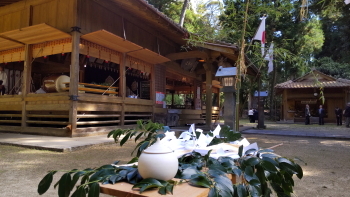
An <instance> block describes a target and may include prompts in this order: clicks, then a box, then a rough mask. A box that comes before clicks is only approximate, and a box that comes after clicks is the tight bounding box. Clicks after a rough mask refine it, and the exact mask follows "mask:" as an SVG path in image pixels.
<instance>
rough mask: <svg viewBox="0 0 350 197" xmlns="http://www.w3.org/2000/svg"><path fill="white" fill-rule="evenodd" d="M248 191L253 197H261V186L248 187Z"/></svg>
mask: <svg viewBox="0 0 350 197" xmlns="http://www.w3.org/2000/svg"><path fill="white" fill-rule="evenodd" d="M248 191H249V194H250V196H251V197H260V196H261V189H260V187H259V186H254V185H248Z"/></svg>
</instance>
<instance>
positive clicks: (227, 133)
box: [209, 125, 242, 146]
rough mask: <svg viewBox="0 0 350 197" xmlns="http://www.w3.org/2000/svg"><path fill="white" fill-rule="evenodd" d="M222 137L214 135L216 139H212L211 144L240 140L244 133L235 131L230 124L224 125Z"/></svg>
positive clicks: (221, 132)
mask: <svg viewBox="0 0 350 197" xmlns="http://www.w3.org/2000/svg"><path fill="white" fill-rule="evenodd" d="M209 135H212V133H209ZM220 137H221V138H216V137H214V139H213V140H212V141H211V143H210V144H209V146H211V145H215V144H220V143H227V142H233V141H236V140H239V139H241V137H242V134H241V133H240V132H235V131H233V130H232V129H231V128H230V126H227V125H224V126H223V127H222V128H221V131H220Z"/></svg>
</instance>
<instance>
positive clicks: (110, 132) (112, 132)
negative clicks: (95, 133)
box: [107, 130, 115, 138]
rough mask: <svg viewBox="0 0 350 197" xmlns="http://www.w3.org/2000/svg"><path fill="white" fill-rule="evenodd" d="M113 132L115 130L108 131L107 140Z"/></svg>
mask: <svg viewBox="0 0 350 197" xmlns="http://www.w3.org/2000/svg"><path fill="white" fill-rule="evenodd" d="M114 131H115V130H112V131H110V132H109V133H108V135H107V138H109V137H111V135H113V134H114Z"/></svg>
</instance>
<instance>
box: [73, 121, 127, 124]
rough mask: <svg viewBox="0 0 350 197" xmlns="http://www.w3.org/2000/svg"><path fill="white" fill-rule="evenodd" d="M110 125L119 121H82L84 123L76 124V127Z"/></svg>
mask: <svg viewBox="0 0 350 197" xmlns="http://www.w3.org/2000/svg"><path fill="white" fill-rule="evenodd" d="M112 123H120V120H107V121H84V122H77V125H93V124H112Z"/></svg>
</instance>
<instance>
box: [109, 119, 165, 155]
mask: <svg viewBox="0 0 350 197" xmlns="http://www.w3.org/2000/svg"><path fill="white" fill-rule="evenodd" d="M162 129H163V124H159V123H154V122H152V121H151V120H149V121H147V122H145V121H143V120H138V121H137V127H136V128H135V129H116V130H113V131H111V132H109V133H108V135H107V137H108V138H109V137H113V139H114V141H115V143H118V142H119V140H120V138H122V139H121V140H120V142H119V144H120V146H123V145H124V144H125V143H126V142H127V141H128V140H130V139H132V138H133V137H135V142H137V140H139V139H142V140H141V141H140V142H139V143H138V144H137V145H136V147H135V149H134V150H133V152H132V153H131V154H133V153H134V152H135V151H136V152H137V153H136V156H137V157H139V156H140V155H141V153H142V151H143V150H145V149H146V148H148V147H149V146H150V145H152V144H154V143H155V142H156V141H157V138H163V137H164V134H163V133H158V132H159V131H161V130H162Z"/></svg>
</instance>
